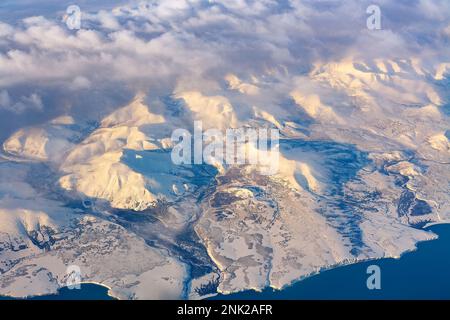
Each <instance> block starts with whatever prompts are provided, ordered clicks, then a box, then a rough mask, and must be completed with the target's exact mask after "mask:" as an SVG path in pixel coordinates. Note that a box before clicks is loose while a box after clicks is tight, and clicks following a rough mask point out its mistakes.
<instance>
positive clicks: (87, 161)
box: [0, 1, 450, 299]
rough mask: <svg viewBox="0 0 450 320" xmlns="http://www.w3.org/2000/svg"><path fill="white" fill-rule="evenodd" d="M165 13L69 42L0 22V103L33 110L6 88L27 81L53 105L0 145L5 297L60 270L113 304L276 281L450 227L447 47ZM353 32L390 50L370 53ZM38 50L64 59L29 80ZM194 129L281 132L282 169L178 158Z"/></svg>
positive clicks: (305, 26) (269, 7) (276, 13)
mask: <svg viewBox="0 0 450 320" xmlns="http://www.w3.org/2000/svg"><path fill="white" fill-rule="evenodd" d="M348 2H349V3H352V4H353V1H348ZM167 3H171V2H170V1H168V2H165V4H159V5H157V4H155V6H154V11H151V12H147V11H145V12H142V10H144V9H142V8H138V9H136V8H134V7H131V6H124V7H117V8H116V9H114V10H113V11H111V12H110V13H109V11H108V12H104V13H103V16H97V15H95V14H93V15H92V16H89V17H88V21H87V23H89V24H88V26H89V28H90V29H89V28H86V29H81V30H79V31H75V32H73V33H66V31H64V30H63V29H62V27H61V26H59V25H57V24H55V23H54V22H52V21H49V20H47V19H46V18H44V17H33V18H29V19H27V20H25V21H23V22H22V25H18V26H9V25H6V24H2V23H0V66H2V67H3V68H2V69H0V70H2V71H0V104H2V105H3V104H4V105H5V106H6V105H7V106H8V109H11V108H12V107H13V106H14V105H15V104H14V103H12V102H11V100H12V99H13V98H11V96H12V95H16V96H17V97H18V98H17V99H18V100H19V102H21V103H25V102H26V101H28V100H27V96H26V95H25V96H21V95H20V94H18V93H16V92H20V91H19V90H15V89H17V88H16V87H15V86H16V85H23V82H24V81H25V82H27V81H28V82H27V84H28V85H29V86H31V84H29V82H30V83H31V82H35V81H36V79H42V81H44V82H45V84H42V87H36V91H37V92H39V93H42V92H47V91H45V90H44V89H42V88H50V89H48V91H51V92H53V91H54V92H58V93H61V95H62V96H63V97H64V98H61V99H56V98H55V100H56V101H57V102H58V103H60V104H61V105H64V108H63V107H60V106H59V105H58V106H57V107H55V109H58V108H61V110H62V111H61V110H60V109H58V110H59V111H60V112H55V114H54V115H52V116H51V117H50V116H49V119H45V120H42V121H36V123H33V124H32V125H24V126H21V127H20V128H18V129H17V130H16V131H15V132H13V133H12V134H10V135H9V136H8V137H7V138H6V139H5V141H4V143H3V148H2V153H1V157H0V295H8V296H19V297H23V296H28V295H41V294H47V293H54V292H56V291H57V289H58V288H60V287H61V286H64V285H65V284H66V281H67V278H68V274H67V273H66V270H67V267H68V266H72V265H76V266H79V267H80V269H81V271H82V280H83V281H85V282H95V283H102V284H104V285H106V286H108V287H109V288H111V294H113V295H114V296H117V297H119V298H123V299H145V298H150V299H157V298H169V299H175V298H180V297H181V298H191V299H199V298H204V297H207V296H209V295H211V294H215V293H217V292H223V293H232V292H237V291H241V290H246V289H255V290H261V289H263V288H265V287H267V286H271V287H274V288H283V287H284V286H287V285H289V284H291V283H293V282H294V281H296V280H298V279H301V278H303V277H306V276H308V275H311V274H314V273H317V272H320V271H321V270H322V269H325V268H329V267H332V266H337V265H342V264H348V263H353V262H356V261H360V260H365V259H375V258H382V257H400V255H401V254H402V253H404V252H406V251H409V250H414V249H415V247H416V245H417V243H418V242H420V241H426V240H430V239H434V238H435V237H436V236H435V235H434V234H433V233H431V232H429V231H426V230H424V229H423V227H424V226H425V225H427V224H430V223H445V222H449V221H450V183H449V181H450V170H449V166H450V134H449V132H450V112H449V103H450V102H449V101H450V100H449V99H450V96H449V94H448V92H449V91H448V90H449V85H450V82H449V74H450V63H449V61H448V56H445V53H442V54H441V53H435V52H433V51H431V50H429V51H427V52H424V53H423V54H422V53H421V54H412V49H411V48H410V47H408V46H407V44H404V41H400V40H402V39H399V38H396V37H395V35H392V33H391V32H388V31H386V32H384V33H381V32H382V31H380V33H379V34H378V35H377V36H372V35H371V34H366V30H364V31H362V32H361V33H358V34H357V35H353V33H352V35H353V36H354V37H355V38H356V39H354V38H352V37H350V38H349V39H350V40H352V41H355V43H356V45H353V46H352V45H351V44H349V46H351V47H350V48H348V49H346V50H344V49H341V48H340V46H338V45H336V43H335V42H334V40H333V39H330V38H328V37H325V38H323V37H324V35H323V34H322V33H320V32H324V31H323V30H322V29H320V28H316V29H317V30H316V29H315V28H312V27H310V26H309V24H310V23H315V19H318V18H320V13H318V12H317V11H316V10H315V7H314V4H311V3H309V2H308V1H306V2H303V1H299V2H298V3H297V2H295V1H292V2H289V3H290V5H289V6H288V7H283V6H282V5H281V4H276V3H273V2H272V1H262V2H261V4H260V5H257V4H252V3H253V1H229V2H227V3H223V4H218V3H213V2H208V4H206V3H203V2H201V1H191V2H189V1H181V2H180V5H179V6H176V5H172V6H171V5H169V4H167ZM187 3H188V4H187ZM182 4H186V6H184V5H182ZM348 6H349V8H351V9H354V8H355V7H353V6H352V5H348ZM345 9H346V10H344V9H342V10H343V12H344V11H345V12H347V11H348V12H351V10H350V11H349V10H348V7H345ZM190 10H194V11H196V12H197V13H198V14H197V15H196V16H195V17H192V16H191V15H190V13H191V11H190ZM343 12H341V13H342V14H344V13H343ZM433 12H435V11H433ZM300 13H304V14H307V15H308V16H309V17H310V20H305V19H303V18H302V16H301V14H300ZM105 15H106V16H105ZM0 17H1V15H0ZM208 17H215V19H212V18H211V19H210V18H208ZM326 17H327V18H328V17H329V15H326ZM107 18H108V19H107ZM114 21H115V22H114ZM168 21H169V22H170V23H167V22H168ZM281 21H284V22H283V23H282V22H281ZM427 21H428V20H427ZM439 21H440V23H441V24H444V22H443V21H445V19H444V18H443V19H441V20H439ZM263 22H265V23H263ZM436 23H437V22H436ZM221 24H224V25H226V26H228V27H229V28H230V29H229V30H232V31H229V33H225V34H224V33H223V32H224V31H222V29H223V30H225V29H226V28H221V27H220V26H221ZM267 25H270V28H269V27H268V26H267ZM294 25H295V28H294ZM119 26H122V27H123V28H128V29H126V30H122V29H121V28H120V27H119ZM297 27H298V28H301V30H302V32H303V33H302V34H301V35H299V34H297V29H296V28H297ZM246 28H247V29H249V30H250V29H251V30H252V32H247V31H246ZM343 28H344V27H343ZM216 29H217V32H216V33H217V34H215V36H214V37H213V36H212V34H211V30H216ZM11 30H13V31H15V33H14V32H13V31H11ZM227 30H228V29H227ZM320 30H322V31H320ZM408 30H409V29H408ZM345 31H348V30H346V29H345ZM413 31H414V30H413ZM413 31H408V32H413ZM408 32H406V34H407V35H408V36H409V35H410V34H409V33H408ZM417 32H418V31H417ZM433 32H434V31H433ZM14 34H15V35H14ZM142 34H144V35H145V36H142ZM305 34H306V36H305ZM401 34H403V33H401ZM38 35H39V36H38ZM141 36H142V37H141ZM336 36H337V37H339V36H338V35H336ZM383 36H384V37H385V38H386V39H380V38H383ZM241 37H242V38H243V39H246V41H247V42H245V43H246V44H248V46H244V44H241V42H239V41H237V40H236V39H241ZM365 37H368V38H369V39H370V40H373V39H375V40H377V41H380V43H382V44H383V45H385V46H387V48H388V49H392V50H394V49H396V50H398V52H397V51H395V52H394V53H392V54H391V53H390V54H385V53H383V54H380V53H379V52H378V51H375V50H374V52H372V51H371V52H370V54H368V53H367V54H366V52H363V53H364V54H362V53H361V52H362V51H363V50H361V49H360V46H361V43H360V42H361V41H363V40H364V39H366V38H365ZM372 37H373V38H372ZM446 37H447V36H446V35H445V34H444V33H443V34H441V35H440V36H439V39H444V38H445V39H447V40H445V41H447V42H448V38H446ZM391 38H394V40H395V41H393V40H392V39H391ZM58 39H59V40H58ZM311 39H312V40H311ZM421 39H422V38H421ZM427 39H428V38H427ZM350 40H348V42H350ZM375 40H373V41H375ZM422 40H423V39H422ZM422 40H421V41H422ZM428 40H429V41H431V40H430V39H428ZM368 41H369V40H368ZM383 41H386V42H387V44H386V43H385V42H383ZM423 41H425V40H423ZM436 41H437V40H436ZM442 41H444V40H442ZM445 41H444V42H445ZM341 42H343V40H342V39H341ZM344 42H345V41H344ZM391 42H395V43H397V42H398V43H401V44H402V45H403V46H402V47H401V48H398V47H396V46H394V45H393V44H392V43H391ZM324 44H330V46H331V47H332V46H333V45H334V46H335V47H334V48H332V49H333V50H335V51H336V52H334V51H332V52H331V53H330V52H329V51H326V52H325V53H324V52H321V50H322V48H324V47H327V46H325V45H324ZM362 44H364V45H367V44H366V43H365V42H363V43H362ZM434 45H435V46H438V45H440V42H439V43H435V44H434ZM10 47H11V48H12V47H14V48H16V47H17V48H16V49H11V48H10ZM22 47H27V48H32V49H30V50H24V51H21V49H20V48H22ZM5 48H6V49H5ZM68 48H70V49H68ZM311 48H315V49H314V50H313V49H311ZM355 48H358V49H359V50H356V49H355ZM370 48H375V47H370ZM439 48H442V47H439ZM1 50H3V51H5V53H3V51H1ZM323 50H325V49H323ZM403 50H406V51H407V52H409V53H411V55H406V54H405V51H403ZM442 50H444V49H442ZM68 52H70V53H68ZM446 52H448V51H446ZM47 57H51V59H52V60H51V61H52V62H53V61H56V62H57V64H60V65H61V66H62V68H61V67H60V68H58V67H55V66H54V64H49V65H50V66H49V67H48V68H47V69H41V68H43V67H42V65H44V64H45V63H46V58H47ZM253 58H254V59H253ZM22 65H26V66H27V68H23V67H21V66H22ZM24 69H27V70H28V71H27V72H28V73H26V72H25V71H24ZM44 71H45V72H44ZM149 74H151V75H150V76H149ZM74 75H76V76H74ZM24 79H25V80H24ZM99 79H101V81H99ZM55 83H62V85H61V86H62V87H64V89H61V88H60V87H58V86H56V85H55ZM4 84H7V85H8V86H10V87H11V88H12V89H11V88H10V87H8V90H10V91H11V92H12V94H10V93H8V92H7V91H1V89H2V87H1V86H2V85H4ZM31 87H33V86H31ZM33 88H34V87H33ZM111 88H113V89H111ZM38 89H39V90H38ZM5 90H6V89H5ZM80 92H81V93H80ZM116 95H117V97H119V98H117V97H116ZM43 96H44V97H45V95H44V94H43ZM98 96H100V97H104V99H98ZM24 97H25V98H24ZM86 97H89V98H86ZM106 97H109V98H106ZM124 97H126V98H124ZM58 98H59V97H58ZM123 100H127V102H126V103H123ZM44 101H45V99H44ZM49 101H50V100H49ZM52 101H53V100H52ZM67 101H70V102H71V103H67ZM117 101H120V106H119V107H116V105H114V103H113V102H117ZM85 104H86V105H87V106H86V105H85ZM68 105H70V107H68ZM23 106H25V105H23ZM91 109H92V110H91ZM25 110H28V109H25ZM80 110H81V111H80ZM28 111H30V110H28ZM0 112H1V109H0ZM30 112H32V111H30ZM33 112H35V111H33ZM195 121H201V122H202V123H203V129H204V130H206V129H217V130H219V131H224V130H226V129H228V128H243V127H247V128H249V127H250V128H272V129H278V130H279V131H280V136H281V139H280V157H279V170H278V171H277V173H275V174H273V175H264V174H261V172H260V170H259V169H260V168H259V167H258V165H222V164H219V163H215V164H195V165H188V164H183V165H176V164H174V163H173V161H172V160H171V150H172V148H173V147H174V145H173V142H172V140H171V135H172V132H173V131H174V130H175V129H179V128H182V129H186V130H188V131H192V130H193V129H194V122H195ZM247 147H248V146H247ZM258 152H260V151H259V150H258ZM261 154H262V153H261ZM261 154H260V156H261ZM262 156H263V157H264V156H265V155H264V154H262ZM266 160H267V159H266ZM269 161H270V158H269Z"/></svg>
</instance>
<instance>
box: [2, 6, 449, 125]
mask: <svg viewBox="0 0 450 320" xmlns="http://www.w3.org/2000/svg"><path fill="white" fill-rule="evenodd" d="M20 3H21V1H19V2H18V4H15V6H20ZM123 3H124V2H123V1H120V2H119V1H118V2H117V5H116V6H114V2H113V1H108V3H107V5H105V7H104V8H99V7H98V5H96V6H95V7H91V6H90V5H89V4H88V2H84V1H82V2H80V7H81V10H82V11H83V17H84V19H85V20H84V21H83V22H82V26H83V28H82V29H81V30H78V31H72V30H69V29H68V28H67V27H66V26H65V24H64V23H63V22H62V21H61V19H60V18H61V14H62V13H63V12H64V7H61V11H59V9H58V10H55V11H54V12H53V15H52V14H51V13H52V11H49V10H46V11H43V12H42V15H39V12H37V14H38V15H35V16H29V17H26V18H25V19H22V20H17V21H9V24H6V23H0V90H2V92H7V91H8V92H14V91H18V90H19V91H23V90H27V91H28V92H24V93H23V94H22V95H21V96H24V97H28V98H27V99H28V100H27V99H25V98H19V99H18V100H17V102H16V103H19V104H18V105H17V106H16V107H17V108H16V110H17V111H16V112H17V113H21V112H24V111H26V110H28V109H30V108H33V109H34V110H41V111H42V113H43V114H44V115H46V114H49V115H50V114H51V115H52V116H53V115H54V114H55V113H67V112H69V113H71V114H72V115H75V116H76V115H77V113H80V114H81V113H83V112H85V110H83V111H81V110H77V109H76V108H78V107H77V106H79V105H81V103H80V102H79V101H74V100H73V99H74V96H73V95H74V92H76V91H78V90H90V91H89V95H87V96H85V97H84V99H85V100H84V101H83V105H84V106H85V105H86V104H88V105H89V104H91V105H90V106H89V107H90V108H91V109H93V108H96V110H97V111H98V112H97V114H101V113H102V112H106V111H108V110H109V111H110V109H111V108H114V106H116V105H119V104H120V102H121V101H123V100H126V99H127V97H128V98H130V97H132V96H133V95H134V94H135V93H136V92H138V91H144V92H151V93H152V94H153V95H155V96H157V95H167V94H171V93H172V92H174V91H176V90H193V91H195V90H199V89H205V90H206V89H207V90H210V91H213V90H218V89H219V88H222V89H223V79H224V77H225V76H226V75H227V74H235V75H236V76H237V77H239V78H241V77H244V78H245V77H248V75H259V76H264V75H270V74H273V72H274V71H276V72H281V73H284V74H289V75H290V76H292V77H295V76H298V75H301V74H304V73H305V72H307V71H308V70H311V69H312V68H313V66H314V65H316V64H317V63H325V62H327V61H339V60H341V59H344V58H348V57H354V58H357V59H393V58H401V57H407V58H412V57H414V58H417V59H418V60H421V61H423V60H426V61H427V63H429V64H430V65H438V64H439V63H441V62H444V61H443V60H445V57H448V56H450V52H449V51H450V49H449V46H448V42H445V41H443V40H442V37H440V36H439V34H437V33H436V30H437V29H440V30H447V29H445V28H448V25H449V23H450V21H449V20H450V17H449V16H448V15H446V14H445V12H449V10H450V7H449V6H450V4H449V2H448V1H440V0H433V1H418V0H417V1H406V0H400V1H395V2H393V1H387V0H382V1H378V4H379V6H380V8H381V13H382V27H383V30H378V31H370V30H367V28H366V19H367V14H366V8H367V6H368V5H370V4H372V3H371V1H357V0H347V1H334V0H330V1H313V0H303V1H289V0H283V1H275V0H260V1H253V0H233V1H218V0H214V1H201V0H179V1H134V2H130V3H129V4H123ZM61 6H62V5H61ZM48 8H51V7H48ZM36 10H37V9H36ZM420 12H423V14H419V13H420ZM31 13H32V11H31V9H30V15H31ZM0 17H2V14H1V13H0ZM10 20H11V19H10ZM243 71H245V73H246V74H243ZM225 87H226V86H225ZM24 88H25V89H24ZM5 90H7V91H5ZM111 91H113V92H114V94H115V95H117V96H118V100H117V101H116V102H115V103H114V102H113V101H111V98H106V97H111V96H113V95H112V94H111ZM36 92H40V93H41V96H42V97H46V99H44V101H48V103H50V104H49V105H47V104H46V103H43V104H42V105H41V104H39V102H38V99H37V98H36V96H33V94H35V93H36ZM33 97H34V98H33ZM99 97H102V98H99ZM270 99H271V98H270ZM50 101H53V102H54V103H55V104H51V102H50ZM61 101H64V103H61ZM41 102H42V101H41ZM4 105H6V104H4ZM13 105H15V104H8V107H2V108H1V110H0V112H2V111H6V110H8V111H11V110H12V109H11V108H12V106H13ZM107 105H109V106H107ZM30 106H31V107H30ZM0 116H1V114H0ZM22 120H24V118H23V117H22V118H21V121H22ZM11 121H13V122H14V119H11ZM22 124H23V123H18V126H19V125H22Z"/></svg>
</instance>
